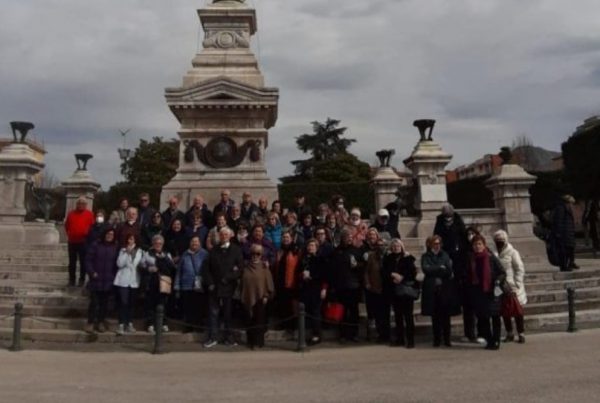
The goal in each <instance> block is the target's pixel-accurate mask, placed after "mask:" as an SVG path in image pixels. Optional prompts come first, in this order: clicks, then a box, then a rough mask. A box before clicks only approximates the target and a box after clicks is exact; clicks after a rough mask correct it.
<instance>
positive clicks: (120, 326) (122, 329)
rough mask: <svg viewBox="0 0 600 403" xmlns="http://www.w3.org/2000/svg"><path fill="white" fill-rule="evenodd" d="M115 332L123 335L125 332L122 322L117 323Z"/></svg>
mask: <svg viewBox="0 0 600 403" xmlns="http://www.w3.org/2000/svg"><path fill="white" fill-rule="evenodd" d="M117 334H118V335H119V336H123V335H124V334H125V325H124V324H122V323H119V326H118V327H117Z"/></svg>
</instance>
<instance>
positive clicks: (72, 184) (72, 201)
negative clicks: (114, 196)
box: [61, 154, 100, 217]
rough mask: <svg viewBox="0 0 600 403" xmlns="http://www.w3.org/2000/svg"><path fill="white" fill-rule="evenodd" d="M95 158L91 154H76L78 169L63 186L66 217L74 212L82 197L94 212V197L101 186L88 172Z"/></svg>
mask: <svg viewBox="0 0 600 403" xmlns="http://www.w3.org/2000/svg"><path fill="white" fill-rule="evenodd" d="M93 157H94V156H93V155H91V154H75V161H76V162H77V169H76V170H75V172H74V173H73V175H71V177H70V178H68V179H66V180H64V181H63V182H62V183H61V185H62V187H63V188H64V189H65V195H66V198H67V203H66V207H65V217H66V216H67V214H69V211H71V210H74V209H75V207H76V204H77V199H78V198H79V197H81V196H83V197H85V198H86V199H87V201H88V203H87V207H88V209H89V210H92V211H93V210H94V197H95V195H96V192H98V189H100V184H99V183H98V182H96V181H95V180H94V178H92V175H91V174H90V172H89V171H88V170H87V163H88V161H89V160H91V159H92V158H93Z"/></svg>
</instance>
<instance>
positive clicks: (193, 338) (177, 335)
mask: <svg viewBox="0 0 600 403" xmlns="http://www.w3.org/2000/svg"><path fill="white" fill-rule="evenodd" d="M25 323H26V322H23V325H24V326H23V328H22V338H23V340H24V341H31V342H54V343H91V342H97V343H123V344H147V345H149V346H150V345H152V343H153V336H152V335H150V334H149V333H147V332H145V331H143V330H142V329H141V327H139V328H138V332H136V333H135V334H128V335H125V336H118V335H116V334H115V333H114V326H113V325H112V324H111V331H109V332H106V333H102V334H87V333H85V332H83V331H81V330H79V329H64V328H45V329H41V328H26V327H25ZM71 323H73V326H79V328H81V327H83V324H84V323H85V322H84V321H82V320H77V321H72V322H71ZM113 323H114V322H113ZM567 324H568V315H567V314H564V313H561V314H556V313H553V314H546V315H538V316H535V317H526V318H525V329H526V333H527V334H532V333H542V332H544V333H545V332H564V331H566V328H567ZM11 326H12V324H11V323H9V322H6V321H3V322H2V321H0V339H2V340H11V339H12V327H11ZM576 326H577V328H578V329H588V328H598V327H600V309H595V310H587V311H581V312H579V313H578V318H577V324H576ZM171 327H172V326H171ZM415 328H416V329H415V336H416V342H417V344H420V343H423V342H425V341H429V340H431V325H430V323H428V322H417V323H416V325H415ZM237 333H238V334H239V336H240V337H241V338H242V339H243V338H244V335H243V332H237ZM365 334H366V329H365V326H362V327H361V336H362V337H365ZM452 334H453V338H454V340H455V341H456V340H457V339H458V338H459V337H460V335H462V324H461V322H460V320H455V319H453V321H452ZM323 336H324V340H325V341H332V340H335V339H336V337H337V330H336V327H335V326H327V327H326V328H325V329H324V334H323ZM204 338H205V336H204V335H203V334H201V333H190V334H183V333H181V332H179V331H171V332H168V333H166V334H164V335H163V342H164V343H165V344H167V345H168V344H189V343H201V342H202V341H203V340H204ZM265 338H266V340H267V341H268V342H280V341H283V340H285V333H284V332H283V331H278V330H269V331H268V332H267V334H266V336H265ZM289 343H290V344H293V343H294V341H289Z"/></svg>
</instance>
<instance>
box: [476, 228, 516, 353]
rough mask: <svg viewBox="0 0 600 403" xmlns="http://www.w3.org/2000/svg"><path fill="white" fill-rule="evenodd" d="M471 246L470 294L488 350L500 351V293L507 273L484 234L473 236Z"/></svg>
mask: <svg viewBox="0 0 600 403" xmlns="http://www.w3.org/2000/svg"><path fill="white" fill-rule="evenodd" d="M471 245H472V247H473V252H472V254H471V256H470V258H469V266H468V271H467V282H468V285H469V294H470V297H471V301H472V304H473V307H474V308H475V314H476V315H477V320H478V322H479V325H478V327H480V328H481V330H482V332H483V335H482V336H483V337H484V338H485V339H486V342H487V344H486V349H488V350H498V349H499V348H500V331H501V320H500V310H501V296H502V293H503V287H504V285H505V280H506V272H505V270H504V268H503V267H502V263H500V261H499V260H498V258H497V257H496V256H494V255H493V254H492V253H491V252H490V251H489V249H488V248H487V246H486V243H485V238H484V237H482V236H481V235H476V236H474V237H473V240H472V241H471Z"/></svg>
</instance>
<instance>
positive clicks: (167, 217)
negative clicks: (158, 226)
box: [162, 196, 185, 231]
mask: <svg viewBox="0 0 600 403" xmlns="http://www.w3.org/2000/svg"><path fill="white" fill-rule="evenodd" d="M175 220H181V224H182V225H183V226H184V227H185V214H184V213H183V211H181V210H179V199H178V198H177V197H175V196H173V197H171V198H170V199H169V207H167V209H166V210H165V211H163V213H162V221H163V226H164V229H165V230H167V231H168V230H170V229H171V226H172V225H173V221H175Z"/></svg>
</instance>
